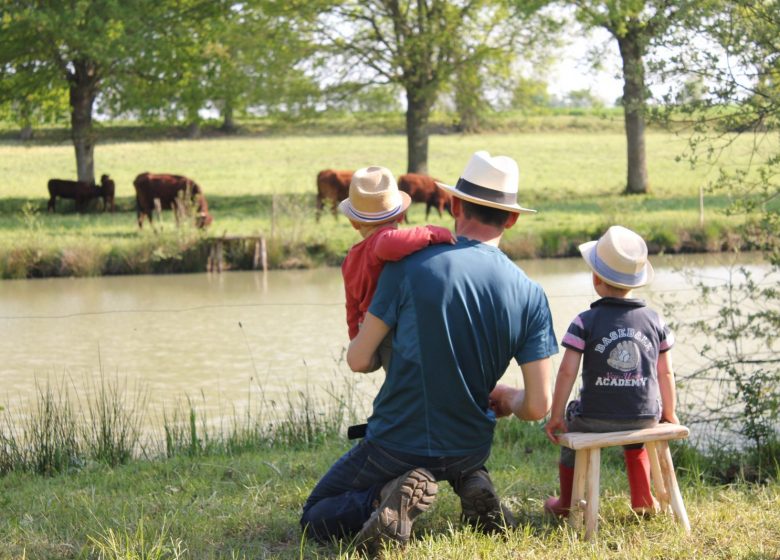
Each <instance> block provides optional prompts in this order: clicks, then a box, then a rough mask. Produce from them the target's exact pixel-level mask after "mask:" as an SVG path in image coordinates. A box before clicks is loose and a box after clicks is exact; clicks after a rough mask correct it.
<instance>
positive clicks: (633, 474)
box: [623, 447, 660, 515]
mask: <svg viewBox="0 0 780 560" xmlns="http://www.w3.org/2000/svg"><path fill="white" fill-rule="evenodd" d="M623 457H624V459H625V461H626V474H627V475H628V485H629V487H630V488H631V509H633V510H634V511H635V512H636V513H638V514H639V515H650V514H654V513H658V511H659V510H660V507H659V504H658V501H657V500H656V499H655V498H654V497H653V494H652V493H651V491H650V457H649V456H648V454H647V449H645V448H644V447H643V448H642V449H624V450H623Z"/></svg>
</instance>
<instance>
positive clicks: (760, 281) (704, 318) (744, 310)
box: [675, 267, 780, 455]
mask: <svg viewBox="0 0 780 560" xmlns="http://www.w3.org/2000/svg"><path fill="white" fill-rule="evenodd" d="M778 274H780V270H779V269H777V268H773V269H770V271H769V272H768V274H767V276H766V277H764V278H755V276H754V273H753V272H752V271H751V270H749V269H748V268H745V267H741V268H737V269H734V270H731V271H730V272H729V274H728V276H727V277H726V279H725V280H724V281H723V282H721V283H719V284H716V283H713V281H712V280H711V279H701V278H698V277H697V276H696V274H695V273H692V283H693V285H694V287H695V288H696V290H697V291H698V293H699V297H698V298H697V299H695V300H688V301H687V302H685V303H682V304H681V303H679V302H677V303H676V304H675V306H676V310H677V312H676V316H678V317H680V316H691V317H695V319H691V320H688V321H681V322H680V324H679V325H677V327H678V330H680V331H681V332H680V334H678V336H680V335H681V334H683V333H686V332H691V333H696V334H697V335H699V336H701V335H702V334H706V337H707V338H706V342H705V343H704V345H703V346H702V347H701V348H697V350H698V351H699V353H700V354H701V355H702V357H703V358H704V359H705V364H704V365H703V366H702V367H701V368H699V369H698V370H696V371H694V372H691V373H690V374H688V375H685V376H683V377H682V381H683V383H685V384H686V385H688V386H690V387H691V388H692V389H693V391H692V393H696V388H699V392H698V393H697V394H700V395H702V402H698V403H695V406H694V407H693V411H695V412H693V411H692V412H691V413H690V414H691V415H692V417H693V418H692V420H693V421H694V422H695V423H701V424H703V425H705V426H706V427H707V428H708V430H707V431H708V432H709V437H710V439H711V440H712V441H713V442H714V441H718V442H719V445H723V441H722V438H723V437H724V435H726V436H728V434H734V435H736V436H737V439H736V440H734V439H733V438H728V437H726V441H728V439H731V440H732V443H731V444H728V445H729V446H730V447H733V446H734V445H737V446H739V445H744V444H747V445H748V446H749V447H751V448H753V449H754V450H756V452H757V453H758V454H759V455H761V454H764V453H765V452H766V450H767V449H771V448H775V447H776V445H777V441H778V439H780V397H779V396H778V395H780V358H779V357H778V355H777V348H776V337H775V334H774V333H775V332H777V329H778V326H780V292H778V290H777V279H778ZM680 305H682V308H683V309H685V310H687V313H685V314H681V313H680Z"/></svg>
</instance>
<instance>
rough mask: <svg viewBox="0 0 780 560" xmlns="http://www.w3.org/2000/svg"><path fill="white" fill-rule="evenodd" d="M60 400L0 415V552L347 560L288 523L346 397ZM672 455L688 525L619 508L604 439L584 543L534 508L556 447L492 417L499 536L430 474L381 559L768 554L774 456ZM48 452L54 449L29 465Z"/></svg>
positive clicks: (315, 473) (327, 455)
mask: <svg viewBox="0 0 780 560" xmlns="http://www.w3.org/2000/svg"><path fill="white" fill-rule="evenodd" d="M70 402H71V401H70V399H69V397H68V396H67V394H66V393H65V392H63V391H61V390H58V389H57V388H53V389H52V390H44V391H42V392H41V394H40V395H39V399H38V403H39V406H38V409H37V410H36V411H35V412H34V413H33V414H32V415H31V416H29V417H27V418H26V419H15V420H14V421H9V420H12V419H10V418H9V417H8V414H9V413H8V412H7V411H4V412H2V413H1V414H0V418H2V419H3V420H4V422H0V443H1V444H2V445H0V449H2V450H3V452H4V455H3V461H2V466H3V471H4V474H3V476H2V477H0V559H15V560H16V559H21V558H37V559H63V558H65V559H67V558H79V559H82V558H83V559H87V558H90V559H91V558H101V559H102V558H105V559H117V560H119V559H122V560H134V559H142V558H143V559H152V560H155V559H157V560H163V559H189V558H193V559H201V558H225V559H228V558H229V559H239V558H242V559H243V558H289V559H292V558H352V557H358V555H357V553H355V551H354V550H353V549H352V547H351V546H350V544H349V543H338V544H333V545H330V546H319V545H316V544H313V543H311V542H308V541H306V540H305V539H303V538H302V535H301V530H300V528H299V526H298V518H299V515H300V510H301V507H302V505H303V502H304V500H305V499H306V497H307V495H308V493H309V492H310V491H311V489H312V488H313V486H314V484H315V483H316V482H317V480H318V479H319V477H320V476H321V475H322V474H323V473H324V472H325V471H326V470H327V468H328V467H329V466H330V465H331V464H332V462H333V461H335V460H336V459H337V458H338V457H339V456H340V455H341V454H342V453H343V452H345V451H346V450H347V449H348V448H349V446H350V445H351V443H350V442H348V441H347V440H346V439H345V438H344V436H343V434H344V428H345V426H346V425H347V424H349V423H351V422H354V421H355V418H354V409H353V408H352V407H351V405H350V404H349V403H350V399H349V396H348V394H346V395H332V396H331V397H330V398H328V399H325V400H323V401H315V400H314V399H312V398H310V397H307V396H305V395H302V396H301V397H300V400H295V401H294V402H289V403H288V405H289V410H288V412H287V414H286V415H283V416H282V417H277V418H276V420H275V421H274V422H268V418H267V417H266V416H265V415H264V414H263V409H262V407H261V408H260V409H258V410H253V411H252V412H250V413H247V414H246V415H245V416H244V415H242V416H241V417H239V418H234V419H233V421H232V422H227V423H226V424H225V425H222V426H214V425H213V424H209V422H207V419H206V418H204V417H202V416H201V413H200V412H199V411H198V410H197V407H193V406H192V405H191V404H190V405H189V406H184V407H182V408H181V409H179V410H178V411H174V412H172V413H171V414H168V415H165V417H164V419H163V421H162V425H161V426H160V429H159V430H158V431H156V432H154V431H153V432H152V433H150V434H147V435H146V436H143V437H141V435H140V432H139V430H138V429H137V428H138V422H137V420H138V415H139V414H141V413H142V412H143V410H144V408H143V407H144V404H143V401H142V400H140V401H139V400H132V401H130V402H128V401H127V393H126V392H124V391H122V390H121V387H117V386H116V385H115V384H112V383H107V384H105V385H103V386H102V389H101V390H100V391H98V392H97V395H96V397H94V399H92V400H89V401H87V402H81V403H79V406H78V407H74V406H72V405H71V404H69V403H70ZM209 426H211V427H209ZM22 447H23V448H25V449H28V450H29V452H28V454H27V455H26V456H25V461H18V460H17V461H16V462H10V463H9V462H8V460H9V458H11V459H13V456H12V455H13V454H11V455H9V453H8V451H9V450H13V449H14V448H16V449H19V448H22ZM673 453H674V458H675V459H674V460H675V464H676V467H677V468H676V470H677V475H678V479H679V482H680V486H681V489H682V494H683V496H684V500H685V505H686V508H687V511H688V515H689V518H690V522H691V526H692V528H693V531H692V534H691V535H690V536H685V535H684V534H683V533H682V532H680V531H679V530H678V528H677V526H676V525H675V524H674V523H673V522H672V520H671V519H670V518H668V517H664V516H661V517H658V518H654V519H650V520H640V519H638V518H636V516H634V515H633V514H632V513H631V511H630V508H629V496H628V491H627V484H626V480H625V473H624V468H623V464H622V454H621V453H620V452H619V450H614V449H613V450H611V451H608V452H605V453H604V456H603V457H602V475H601V494H600V495H601V499H602V501H601V507H600V513H601V519H600V527H599V531H600V532H599V536H598V539H597V540H596V541H595V542H594V543H586V542H583V541H582V540H579V539H577V538H575V536H574V534H573V533H572V532H571V531H570V530H569V529H567V528H566V527H565V526H564V525H562V524H560V523H559V522H557V521H555V520H552V519H549V518H547V517H545V516H543V515H542V503H543V501H544V499H545V497H546V496H548V495H549V494H552V493H554V492H556V490H557V469H556V463H557V457H558V450H557V448H556V447H554V446H553V445H551V444H550V443H549V442H547V440H546V439H545V437H544V434H543V432H542V428H541V424H536V423H524V422H520V421H518V420H516V419H507V420H502V421H500V422H499V425H498V429H497V432H496V437H495V445H494V450H493V454H492V456H491V458H490V460H489V462H488V468H489V469H490V471H491V474H492V477H493V479H494V481H495V484H496V487H497V488H498V490H499V492H500V493H501V495H502V496H503V497H504V500H505V502H506V504H507V505H508V506H509V507H510V508H511V510H512V511H513V513H515V514H516V516H517V517H518V519H519V521H520V527H519V528H518V529H517V530H516V531H513V532H511V533H510V534H509V535H508V536H507V537H506V538H492V537H491V538H489V537H483V536H480V535H476V534H474V533H473V532H472V531H471V530H470V529H468V528H464V527H462V526H461V524H460V523H459V521H458V516H459V502H458V499H457V497H456V496H455V495H454V493H453V492H452V490H451V488H449V486H448V485H446V484H443V485H442V488H441V491H440V493H439V496H438V497H437V501H436V503H435V505H434V507H433V508H432V510H431V511H429V512H428V513H426V514H425V515H423V516H422V517H421V518H420V519H419V520H418V522H417V523H416V524H415V535H416V538H415V539H414V540H413V542H412V543H411V545H410V546H409V548H407V549H406V550H404V551H400V550H393V551H388V552H387V553H386V554H384V556H383V557H385V558H398V559H400V558H456V559H473V558H503V557H506V558H551V559H552V558H572V557H582V558H631V559H651V558H652V559H655V558H664V559H668V558H724V559H733V558H744V559H759V558H778V557H780V536H779V535H778V533H777V527H778V526H780V510H779V509H778V508H777V503H778V500H780V485H779V484H778V475H779V474H780V473H779V472H778V471H777V465H775V467H774V471H773V472H771V473H764V474H765V475H766V476H764V477H762V478H761V480H762V483H761V484H749V483H747V482H744V481H743V480H741V479H739V478H737V479H736V480H735V481H733V482H731V483H728V484H727V483H724V482H722V477H721V469H723V468H724V467H725V465H723V461H722V459H723V456H722V455H716V456H705V455H702V454H701V453H699V452H697V451H696V450H694V449H692V448H691V447H690V446H688V445H686V444H685V443H684V442H673ZM56 457H60V458H63V457H64V458H65V459H66V460H65V461H62V462H60V463H58V464H53V463H51V462H49V463H48V464H49V465H51V466H52V467H53V468H48V469H47V468H43V469H40V467H41V466H42V465H43V464H46V463H47V461H50V460H51V459H52V458H56ZM738 470H739V469H738ZM42 474H44V475H45V476H42Z"/></svg>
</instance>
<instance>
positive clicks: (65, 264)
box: [0, 116, 751, 278]
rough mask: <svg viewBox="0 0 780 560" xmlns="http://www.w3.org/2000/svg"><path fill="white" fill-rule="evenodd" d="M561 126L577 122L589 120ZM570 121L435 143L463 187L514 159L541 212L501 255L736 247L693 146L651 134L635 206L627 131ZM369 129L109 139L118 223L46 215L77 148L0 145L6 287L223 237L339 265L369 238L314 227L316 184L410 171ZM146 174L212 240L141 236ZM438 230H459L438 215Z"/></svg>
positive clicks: (173, 265)
mask: <svg viewBox="0 0 780 560" xmlns="http://www.w3.org/2000/svg"><path fill="white" fill-rule="evenodd" d="M540 118H541V117H540ZM549 118H550V119H552V117H549ZM557 118H559V119H566V120H567V121H572V122H573V121H576V118H578V117H570V116H566V117H557ZM605 118H606V117H605ZM589 119H590V121H588V122H591V121H593V117H589ZM552 120H554V119H552ZM572 122H569V124H567V125H560V123H559V127H558V128H554V127H552V126H551V125H545V126H542V125H539V129H538V130H533V129H531V131H526V132H490V133H484V134H480V135H474V136H463V135H455V134H438V135H433V136H432V137H431V144H430V161H429V169H430V173H431V175H433V176H435V177H437V178H439V179H441V180H443V181H445V182H450V183H453V182H454V181H456V180H457V177H458V174H459V173H460V171H461V170H462V168H463V166H464V165H465V162H466V161H467V160H468V158H469V156H470V154H471V153H473V152H474V151H476V150H478V149H486V150H488V151H490V152H491V153H495V154H499V153H500V154H508V155H511V156H513V157H514V158H516V159H517V160H518V162H519V164H520V169H521V184H520V199H521V202H522V203H523V204H525V205H527V206H530V207H532V208H536V209H538V210H539V213H538V214H537V215H533V216H526V217H523V218H522V220H521V222H520V223H519V224H518V225H517V226H516V227H515V228H514V229H513V230H511V231H510V232H509V233H508V234H507V236H506V238H505V241H504V249H505V250H506V251H507V253H509V254H510V255H511V256H512V257H515V258H529V257H555V256H567V255H571V254H574V251H575V250H576V245H577V244H578V243H580V242H582V241H584V240H587V239H591V238H593V237H595V236H596V235H598V234H599V233H601V232H602V231H603V230H604V229H605V228H606V227H607V226H608V225H610V224H614V223H622V224H625V225H629V226H631V227H633V228H634V229H636V230H637V231H639V232H640V233H641V234H643V235H644V236H645V237H646V238H647V239H648V241H649V244H650V246H651V250H652V251H654V252H658V251H667V252H679V251H719V250H722V249H723V248H725V247H728V246H730V245H731V244H733V243H734V237H733V235H732V232H733V230H734V228H735V226H736V224H737V223H738V220H737V219H736V218H727V217H726V216H724V215H723V214H722V210H723V208H725V207H726V205H727V204H728V200H726V199H725V198H724V197H722V196H719V195H715V194H711V193H707V194H705V197H704V215H703V222H702V221H701V220H702V216H701V215H700V212H699V189H700V187H702V186H704V187H706V186H707V185H708V184H709V182H711V181H712V180H713V179H714V177H715V172H714V170H709V169H704V168H700V169H696V170H692V169H690V168H689V166H688V165H687V164H686V163H683V162H680V161H677V159H678V156H680V154H682V153H683V152H684V151H685V149H686V140H685V138H684V137H682V136H676V135H674V134H672V133H668V132H660V131H653V132H650V133H649V134H648V137H647V145H648V161H649V175H650V180H651V193H650V194H648V195H643V196H633V197H625V196H623V195H621V191H622V188H623V183H624V180H625V174H626V170H625V140H624V137H623V133H622V131H621V130H619V129H614V127H613V125H609V126H605V127H604V128H603V129H597V128H594V127H593V126H590V125H588V126H586V127H585V128H584V129H580V128H576V127H575V125H574V124H572ZM604 122H612V121H610V120H608V119H607V120H605V121H604ZM315 130H316V129H315ZM359 130H360V129H359V127H358V131H359ZM524 130H526V129H524ZM358 131H353V132H354V134H352V135H348V134H341V133H340V134H333V133H331V134H305V132H306V130H305V129H303V130H301V129H297V132H289V131H285V133H277V134H270V133H268V134H254V135H252V134H247V135H243V136H236V137H216V136H215V137H209V138H203V139H199V140H182V139H175V140H171V139H165V138H157V137H152V139H151V140H150V139H149V138H148V137H146V136H145V137H143V139H142V140H137V139H134V136H133V135H132V134H131V133H130V132H127V131H126V132H125V133H124V136H123V137H121V138H116V137H114V136H111V135H109V138H107V139H106V140H104V141H103V142H102V143H99V144H98V147H97V149H96V153H95V159H96V166H95V167H96V173H97V174H102V173H108V174H110V175H111V177H112V178H113V179H114V180H115V181H116V185H117V201H118V212H117V213H115V214H113V215H107V214H100V213H88V214H81V215H79V214H76V213H74V211H73V203H72V201H62V202H59V203H58V211H57V213H55V214H48V213H47V212H46V201H47V198H48V193H47V191H46V182H47V181H48V179H49V178H52V177H60V178H72V177H74V175H75V173H74V171H73V170H74V167H75V165H74V156H73V148H72V146H71V145H70V144H69V142H68V140H67V139H66V138H63V139H60V140H57V141H55V140H52V141H49V142H37V143H32V144H24V145H22V144H20V143H18V142H16V141H12V140H6V141H4V142H2V143H0V161H2V162H3V164H2V167H3V177H4V180H3V183H2V185H0V277H5V278H9V277H28V276H52V275H77V276H85V275H99V274H132V273H146V272H175V271H195V270H204V269H205V264H206V255H207V251H208V247H207V244H206V243H205V238H206V237H211V238H213V237H219V236H223V235H233V236H250V235H263V236H265V237H266V239H267V240H268V252H269V264H270V266H272V267H274V268H277V267H309V266H317V265H322V264H326V265H333V264H338V263H339V262H340V260H341V259H342V258H343V255H344V254H345V252H346V250H347V249H348V247H349V246H350V245H351V244H352V243H354V242H355V241H356V240H357V239H358V237H357V234H356V233H355V232H354V231H353V230H352V229H351V228H350V227H349V225H348V224H347V222H346V220H345V219H344V218H343V217H341V218H339V219H333V218H331V217H330V216H325V217H323V219H322V220H321V221H320V222H319V223H318V222H317V221H316V220H315V216H314V195H315V177H316V174H317V172H318V171H319V170H320V169H324V168H328V167H332V168H352V169H354V168H357V167H361V166H365V165H369V164H376V163H379V164H383V165H386V166H387V167H389V168H390V169H391V170H393V171H394V172H395V173H396V174H400V173H403V172H404V168H405V162H406V155H405V153H406V152H405V150H406V139H405V137H404V136H403V135H402V134H374V135H367V134H363V133H362V131H361V132H358ZM750 148H751V146H749V145H747V143H745V144H741V143H740V142H737V143H736V144H735V145H734V146H733V147H732V148H731V152H730V153H729V155H728V158H727V161H730V162H732V163H733V164H734V165H739V164H742V163H745V162H746V161H747V158H748V157H749V155H750ZM147 170H148V171H156V172H171V173H180V174H184V175H187V176H189V177H191V178H193V179H194V180H196V181H197V182H198V183H199V184H200V185H201V186H202V187H203V189H204V191H205V193H206V195H207V197H208V200H209V205H210V208H211V210H212V213H213V214H214V218H215V221H214V224H213V225H212V227H211V228H210V230H209V231H208V232H206V233H203V232H197V231H194V230H193V229H192V228H187V227H178V228H177V227H176V225H175V223H174V221H173V218H172V217H171V216H170V215H166V216H164V219H163V221H162V223H161V224H160V225H158V226H157V227H156V228H155V229H154V230H152V229H151V228H148V227H147V228H145V229H144V230H142V231H139V230H138V227H137V225H136V223H135V212H134V191H133V187H132V180H133V178H134V177H135V175H137V174H138V173H140V172H143V171H147ZM410 218H411V223H412V224H421V223H423V222H424V221H425V217H424V215H423V210H422V208H419V207H416V206H415V207H414V208H413V209H412V210H411V212H410ZM429 221H430V222H432V223H439V224H445V225H451V223H452V222H451V219H450V218H448V217H445V218H439V217H438V216H435V215H434V216H432V217H431V218H430V220H429ZM252 251H253V247H249V246H238V245H236V246H232V247H231V249H230V252H229V254H228V255H227V261H228V264H229V265H230V266H232V267H234V268H248V267H249V266H250V264H251V260H252Z"/></svg>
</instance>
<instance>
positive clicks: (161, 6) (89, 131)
mask: <svg viewBox="0 0 780 560" xmlns="http://www.w3.org/2000/svg"><path fill="white" fill-rule="evenodd" d="M221 4H222V2H221V1H219V0H217V1H211V0H176V1H174V0H167V1H166V0H122V1H120V0H80V1H77V2H76V1H73V2H59V1H52V0H0V37H2V41H0V72H2V75H3V76H17V75H19V74H20V73H24V74H25V76H26V77H27V79H28V81H29V83H30V84H32V85H31V89H32V90H46V89H49V88H64V89H67V91H68V93H69V102H70V111H71V135H72V138H73V145H74V148H75V151H76V174H77V177H78V179H79V180H81V181H90V182H92V181H94V177H95V170H94V167H95V164H94V150H95V133H94V129H93V116H94V111H95V102H96V100H97V99H98V96H99V95H100V94H101V93H102V92H103V91H104V90H106V89H109V88H111V87H113V86H114V85H115V84H117V83H119V82H121V80H122V79H123V78H124V77H125V76H127V75H129V74H134V73H135V74H139V73H140V74H142V73H143V72H144V70H145V68H146V67H147V65H148V62H147V61H148V60H149V59H150V58H152V57H156V56H159V53H169V52H171V51H172V50H175V48H174V47H172V45H176V44H178V43H179V42H180V41H181V40H182V39H185V38H186V37H185V35H184V34H183V33H178V32H177V30H179V29H181V28H182V26H181V23H182V22H191V21H192V20H198V19H201V18H204V17H208V16H209V15H211V14H213V13H215V12H216V11H218V10H219V9H220V8H221ZM193 27H195V26H194V25H190V24H188V25H186V26H185V29H187V30H189V29H191V28H193ZM149 79H150V80H154V79H155V76H149Z"/></svg>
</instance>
